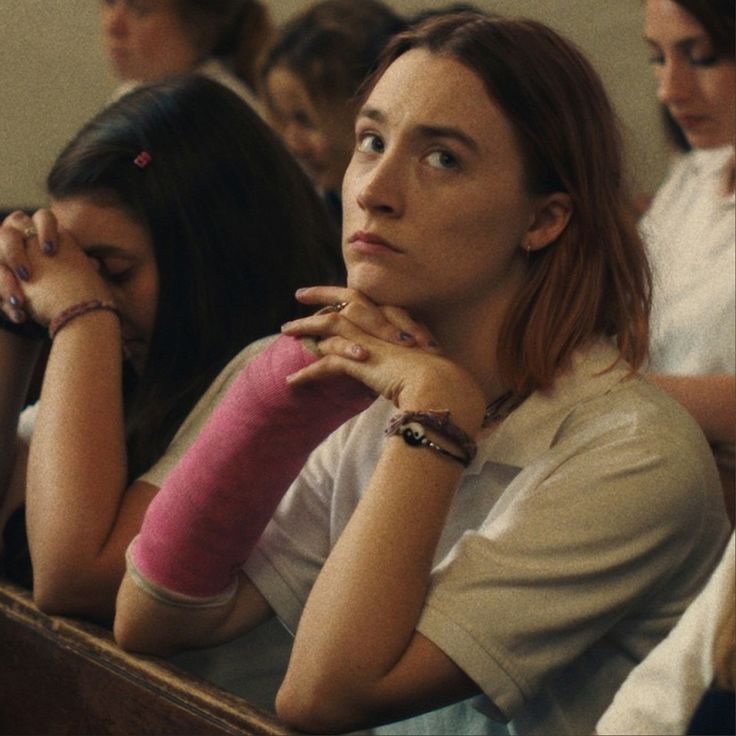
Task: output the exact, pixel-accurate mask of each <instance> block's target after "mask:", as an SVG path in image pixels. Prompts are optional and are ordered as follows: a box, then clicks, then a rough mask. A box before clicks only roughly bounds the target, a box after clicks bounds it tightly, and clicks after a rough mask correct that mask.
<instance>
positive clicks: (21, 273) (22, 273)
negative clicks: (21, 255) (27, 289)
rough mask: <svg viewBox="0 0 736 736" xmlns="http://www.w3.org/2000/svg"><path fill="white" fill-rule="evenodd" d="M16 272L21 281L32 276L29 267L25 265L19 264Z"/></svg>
mask: <svg viewBox="0 0 736 736" xmlns="http://www.w3.org/2000/svg"><path fill="white" fill-rule="evenodd" d="M15 273H16V275H17V276H18V278H19V279H20V280H21V281H28V277H29V276H30V274H29V273H28V269H27V268H26V267H25V266H18V268H16V269H15Z"/></svg>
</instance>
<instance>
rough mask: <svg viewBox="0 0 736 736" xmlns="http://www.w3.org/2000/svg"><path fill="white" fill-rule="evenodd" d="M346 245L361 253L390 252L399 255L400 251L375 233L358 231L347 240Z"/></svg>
mask: <svg viewBox="0 0 736 736" xmlns="http://www.w3.org/2000/svg"><path fill="white" fill-rule="evenodd" d="M348 243H349V245H350V247H351V248H352V249H353V250H356V251H359V252H361V253H385V252H386V251H391V252H394V253H400V252H401V251H400V250H399V249H398V248H397V247H396V246H395V245H394V244H393V243H391V242H389V241H388V240H386V239H385V238H382V237H381V236H380V235H377V234H376V233H371V232H366V231H365V230H358V231H357V232H355V233H353V234H352V235H351V236H350V237H349V238H348Z"/></svg>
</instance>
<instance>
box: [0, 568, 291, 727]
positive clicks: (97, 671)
mask: <svg viewBox="0 0 736 736" xmlns="http://www.w3.org/2000/svg"><path fill="white" fill-rule="evenodd" d="M0 733H2V734H213V735H216V736H220V735H221V734H223V735H224V734H268V735H271V736H276V735H286V734H291V733H293V732H292V731H289V729H287V728H286V727H284V726H283V725H281V724H279V723H278V722H277V720H276V719H275V718H274V717H273V716H271V715H268V714H265V713H263V712H261V711H259V710H258V709H256V708H254V707H253V706H251V705H249V704H248V703H247V702H246V701H244V700H243V699H242V698H240V697H238V696H237V695H234V694H231V693H228V692H225V691H224V690H221V689H220V688H217V687H215V686H213V685H211V684H209V683H207V682H204V681H203V680H200V679H199V678H197V677H194V676H192V675H190V674H188V673H186V672H184V671H182V670H180V669H178V668H177V667H174V666H173V665H170V664H168V663H167V662H164V661H162V660H157V659H155V658H149V657H142V656H136V655H131V654H128V653H126V652H123V651H122V650H121V649H119V648H118V647H117V646H116V645H115V643H114V641H113V639H112V635H111V633H110V632H109V631H108V630H107V629H104V628H102V627H99V626H96V625H94V624H90V623H83V622H81V621H77V620H74V619H68V618H63V617H59V616H47V615H45V614H43V613H41V612H40V611H39V610H38V608H36V606H35V605H34V604H33V602H32V600H31V598H30V595H29V593H28V592H27V591H26V590H24V589H23V588H20V587H18V586H16V585H14V584H13V583H10V582H8V581H7V580H4V579H0Z"/></svg>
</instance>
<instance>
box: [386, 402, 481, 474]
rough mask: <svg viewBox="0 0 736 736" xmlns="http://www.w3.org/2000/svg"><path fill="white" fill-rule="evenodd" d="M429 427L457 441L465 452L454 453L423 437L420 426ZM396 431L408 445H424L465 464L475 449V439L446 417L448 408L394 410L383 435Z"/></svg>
mask: <svg viewBox="0 0 736 736" xmlns="http://www.w3.org/2000/svg"><path fill="white" fill-rule="evenodd" d="M425 427H426V428H428V429H432V430H434V431H435V432H437V434H439V435H442V436H443V437H446V438H447V439H448V440H450V441H451V442H453V443H454V444H455V445H457V446H458V447H459V448H460V449H461V450H462V451H463V452H464V453H465V456H464V457H463V456H460V455H455V454H454V453H452V452H450V451H449V450H446V449H445V448H444V447H441V446H440V445H438V444H437V443H436V442H432V440H430V439H429V437H427V436H426V435H425V434H424V432H423V431H422V429H423V428H425ZM393 435H399V436H401V437H402V438H403V440H404V442H406V444H407V445H411V446H412V447H427V448H429V449H430V450H434V452H436V453H438V454H440V455H443V456H445V457H448V458H451V459H452V460H455V461H457V462H459V463H460V464H461V465H462V466H463V467H465V468H467V467H468V465H470V463H471V462H472V461H473V458H474V457H475V455H476V452H477V451H478V447H477V445H476V444H475V442H474V441H473V440H472V439H471V438H470V437H469V436H468V435H467V434H466V433H465V432H464V431H463V430H462V429H460V427H458V426H457V425H456V424H453V423H452V422H451V421H450V412H449V411H405V412H402V413H401V414H396V415H395V416H394V417H392V418H391V421H390V422H389V424H388V427H386V436H387V437H391V436H393Z"/></svg>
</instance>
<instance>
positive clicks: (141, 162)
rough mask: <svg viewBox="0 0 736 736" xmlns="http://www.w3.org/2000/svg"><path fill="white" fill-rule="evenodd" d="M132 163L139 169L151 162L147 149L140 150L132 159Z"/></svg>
mask: <svg viewBox="0 0 736 736" xmlns="http://www.w3.org/2000/svg"><path fill="white" fill-rule="evenodd" d="M133 163H134V164H135V165H136V166H137V167H138V168H139V169H145V168H146V166H148V164H150V163H151V154H150V153H148V151H141V152H140V153H139V154H138V155H137V156H136V157H135V158H134V159H133Z"/></svg>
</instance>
